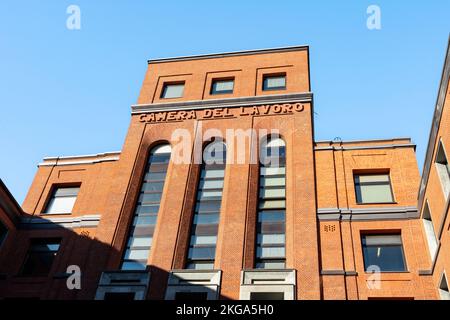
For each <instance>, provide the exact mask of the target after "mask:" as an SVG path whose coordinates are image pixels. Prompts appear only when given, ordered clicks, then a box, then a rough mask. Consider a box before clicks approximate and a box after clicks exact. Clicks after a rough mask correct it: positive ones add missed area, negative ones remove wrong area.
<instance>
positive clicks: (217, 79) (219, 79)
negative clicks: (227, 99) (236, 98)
mask: <svg viewBox="0 0 450 320" xmlns="http://www.w3.org/2000/svg"><path fill="white" fill-rule="evenodd" d="M234 80H235V79H234V77H229V78H214V79H212V80H211V89H210V90H209V94H210V95H214V96H216V95H221V94H233V92H234V85H235V84H236V82H235V81H234ZM221 81H232V82H233V89H231V90H222V91H217V90H215V88H214V85H215V84H216V83H218V82H221Z"/></svg>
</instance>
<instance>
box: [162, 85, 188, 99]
mask: <svg viewBox="0 0 450 320" xmlns="http://www.w3.org/2000/svg"><path fill="white" fill-rule="evenodd" d="M183 91H184V83H179V84H165V85H164V87H163V92H162V95H161V98H164V99H168V98H181V97H182V96H183Z"/></svg>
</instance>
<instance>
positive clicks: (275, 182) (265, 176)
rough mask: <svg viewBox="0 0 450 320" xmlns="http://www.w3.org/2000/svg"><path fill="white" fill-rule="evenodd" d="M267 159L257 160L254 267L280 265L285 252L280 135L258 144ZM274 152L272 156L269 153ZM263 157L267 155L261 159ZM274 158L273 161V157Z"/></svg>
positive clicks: (282, 265)
mask: <svg viewBox="0 0 450 320" xmlns="http://www.w3.org/2000/svg"><path fill="white" fill-rule="evenodd" d="M261 153H262V154H265V155H270V161H264V162H263V163H261V167H260V176H259V206H258V207H259V211H258V216H257V218H258V222H257V225H256V232H257V236H256V256H255V267H256V268H263V269H284V268H285V261H286V259H285V256H286V250H285V245H286V237H285V233H286V175H285V173H286V161H285V156H286V151H285V143H284V141H283V140H281V139H278V138H277V139H270V140H268V142H267V144H266V145H263V146H261ZM275 154H276V155H278V156H277V157H276V158H274V156H272V155H275ZM265 160H267V158H266V159H265ZM273 160H275V161H273Z"/></svg>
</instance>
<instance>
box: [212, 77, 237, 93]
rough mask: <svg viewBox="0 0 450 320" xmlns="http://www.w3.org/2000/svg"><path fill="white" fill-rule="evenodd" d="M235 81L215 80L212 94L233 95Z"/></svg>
mask: <svg viewBox="0 0 450 320" xmlns="http://www.w3.org/2000/svg"><path fill="white" fill-rule="evenodd" d="M233 87H234V80H232V79H231V80H213V83H212V88H211V94H220V93H232V92H233Z"/></svg>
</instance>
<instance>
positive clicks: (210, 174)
mask: <svg viewBox="0 0 450 320" xmlns="http://www.w3.org/2000/svg"><path fill="white" fill-rule="evenodd" d="M224 176H225V170H223V169H221V170H210V169H208V170H204V171H203V172H202V178H223V177H224Z"/></svg>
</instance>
